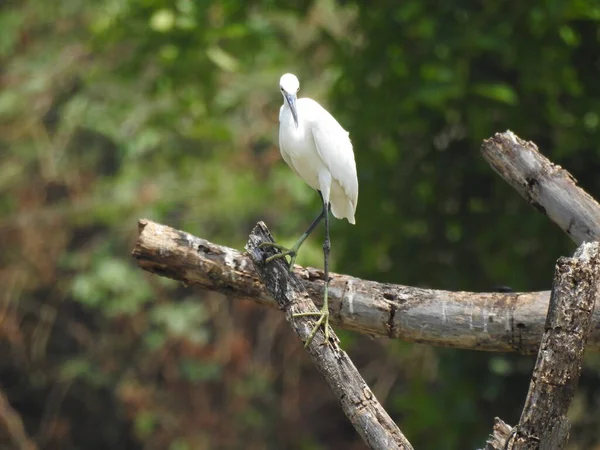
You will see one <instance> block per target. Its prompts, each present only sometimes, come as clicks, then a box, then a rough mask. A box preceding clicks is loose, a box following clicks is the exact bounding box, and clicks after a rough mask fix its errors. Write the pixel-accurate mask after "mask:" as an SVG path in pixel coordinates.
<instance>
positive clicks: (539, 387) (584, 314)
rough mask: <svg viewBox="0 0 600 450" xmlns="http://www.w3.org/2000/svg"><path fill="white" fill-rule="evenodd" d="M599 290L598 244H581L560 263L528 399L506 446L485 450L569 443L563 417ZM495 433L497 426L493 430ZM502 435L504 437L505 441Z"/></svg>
mask: <svg viewBox="0 0 600 450" xmlns="http://www.w3.org/2000/svg"><path fill="white" fill-rule="evenodd" d="M599 288H600V244H599V243H598V242H593V243H586V244H583V245H582V246H581V247H579V249H578V250H577V252H575V255H574V257H573V258H560V259H559V260H558V262H557V264H556V273H555V275H554V283H553V290H552V296H551V298H550V306H549V308H548V317H547V320H546V325H545V332H544V336H543V337H542V343H541V345H540V350H539V353H538V358H537V361H536V364H535V368H534V369H533V375H532V376H531V384H530V386H529V393H528V394H527V399H526V401H525V406H524V408H523V412H522V414H521V419H520V421H519V425H517V426H516V427H515V428H514V429H513V430H512V433H511V434H510V437H509V438H508V444H509V445H508V446H506V444H505V443H504V442H501V440H498V444H499V446H490V445H495V442H496V441H494V442H492V439H491V438H490V440H489V441H488V449H498V448H508V449H515V450H516V449H519V450H522V449H538V448H539V449H548V450H560V449H562V448H564V447H565V445H566V443H567V440H568V437H569V428H570V426H569V422H568V420H567V417H566V414H567V410H568V409H569V405H570V403H571V400H572V399H573V396H574V395H575V389H576V388H577V383H578V382H579V375H580V373H581V366H582V364H583V352H584V349H585V345H586V342H587V337H588V334H589V331H590V328H591V325H592V314H593V312H594V307H595V303H596V299H597V297H598V295H599V294H598V293H599ZM494 431H496V425H495V426H494ZM505 434H506V433H505V430H504V436H505Z"/></svg>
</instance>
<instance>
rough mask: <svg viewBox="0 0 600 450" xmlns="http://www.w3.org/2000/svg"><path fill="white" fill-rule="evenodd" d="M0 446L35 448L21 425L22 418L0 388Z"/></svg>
mask: <svg viewBox="0 0 600 450" xmlns="http://www.w3.org/2000/svg"><path fill="white" fill-rule="evenodd" d="M0 448H3V449H15V450H37V448H38V447H37V445H36V444H35V443H34V442H33V441H32V440H31V438H30V437H29V436H28V435H27V432H26V431H25V427H24V426H23V420H21V416H20V415H19V413H18V412H17V411H15V410H14V409H13V407H12V405H11V404H10V403H9V401H8V398H6V395H5V394H4V392H3V391H2V390H0Z"/></svg>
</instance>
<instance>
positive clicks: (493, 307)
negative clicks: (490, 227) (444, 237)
mask: <svg viewBox="0 0 600 450" xmlns="http://www.w3.org/2000/svg"><path fill="white" fill-rule="evenodd" d="M139 232H140V234H139V237H138V240H137V243H136V246H135V248H134V250H133V256H134V257H135V258H136V259H137V262H138V264H139V265H140V267H141V268H142V269H144V270H147V271H149V272H152V273H155V274H158V275H161V276H166V277H169V278H172V279H174V280H179V281H182V282H184V283H186V284H188V285H194V286H198V287H202V288H205V289H209V290H211V291H217V292H221V293H223V294H226V295H231V296H232V297H234V298H240V299H246V300H251V301H253V302H256V303H259V304H261V305H266V306H270V307H276V304H275V302H274V300H273V298H272V297H271V296H270V294H269V293H268V291H267V290H266V288H265V286H264V285H263V284H262V282H261V281H260V278H259V276H258V274H257V272H256V270H255V269H254V267H253V266H252V263H251V261H250V259H249V258H248V257H247V256H246V255H243V254H242V253H240V252H239V251H237V250H235V249H232V248H228V247H223V246H220V245H216V244H213V243H211V242H209V241H207V240H205V239H201V238H198V237H195V236H192V235H191V234H189V233H186V232H183V231H179V230H175V229H173V228H170V227H167V226H165V225H160V224H157V223H154V222H151V221H148V220H140V222H139ZM294 273H295V275H296V276H297V277H298V278H299V279H300V280H301V281H302V283H303V285H304V287H305V289H306V290H307V292H308V293H309V296H310V298H311V300H312V301H313V302H315V303H316V304H317V305H321V304H322V299H323V272H322V271H321V270H317V269H313V268H301V267H299V266H296V270H295V272H294ZM330 278H331V281H330V289H329V306H330V313H331V323H332V324H334V325H336V326H339V327H340V328H344V329H347V330H353V331H357V332H360V333H363V334H368V335H371V336H380V337H388V338H393V339H402V340H405V341H408V342H421V343H426V344H431V345H438V346H444V347H455V348H464V349H475V350H483V351H500V352H519V353H523V354H533V353H535V352H537V350H538V348H539V344H540V340H541V337H542V333H543V331H544V321H545V318H546V312H547V310H548V301H549V298H550V293H549V292H548V291H546V292H531V293H473V292H449V291H441V290H433V289H420V288H415V287H410V286H402V285H394V284H388V283H377V282H374V281H365V280H361V279H359V278H354V277H350V276H346V275H339V274H330ZM599 322H600V313H599V312H596V313H595V315H594V323H599ZM588 349H590V350H593V351H598V350H600V329H594V330H593V332H592V334H591V335H590V340H589V342H588Z"/></svg>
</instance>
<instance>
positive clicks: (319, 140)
mask: <svg viewBox="0 0 600 450" xmlns="http://www.w3.org/2000/svg"><path fill="white" fill-rule="evenodd" d="M279 89H280V91H281V95H282V96H283V105H282V106H281V108H280V110H279V150H280V152H281V156H282V158H283V160H284V161H285V162H286V163H287V165H288V166H289V167H290V168H291V169H292V171H293V172H294V173H295V174H296V175H297V176H299V177H300V178H301V179H302V180H304V181H305V182H306V183H307V184H308V185H309V186H310V187H311V188H313V189H315V190H316V191H317V192H318V193H319V195H320V197H321V201H322V203H323V208H322V210H321V212H320V214H319V215H318V216H317V218H316V219H315V220H314V221H313V222H312V223H311V224H310V226H309V227H308V228H307V230H306V231H305V232H304V233H303V234H302V236H300V238H299V239H298V241H297V242H296V243H295V244H294V246H293V247H291V248H285V247H283V246H282V245H279V244H276V243H265V245H271V246H273V247H275V248H277V249H278V250H279V252H278V253H276V254H275V255H272V256H270V257H269V258H267V260H266V261H267V262H270V261H272V260H273V259H275V258H282V257H285V256H289V257H290V264H289V270H290V272H291V271H292V270H293V268H294V263H295V261H296V256H297V255H298V250H299V249H300V246H301V245H302V244H303V243H304V241H305V240H306V239H307V238H308V236H309V235H310V234H311V233H312V231H313V230H314V229H315V228H316V227H317V225H318V224H319V223H320V222H321V221H322V220H323V219H325V241H324V243H323V259H324V276H325V288H324V294H323V307H322V308H321V309H320V310H319V312H312V313H300V314H294V316H295V317H298V316H317V317H319V319H318V320H317V323H316V325H315V326H314V328H313V330H312V331H311V334H310V335H309V337H308V339H307V340H306V343H305V347H308V346H309V345H310V343H311V342H312V340H313V338H314V336H315V334H316V333H317V331H318V329H319V327H321V325H323V327H324V333H325V341H324V342H328V341H329V305H328V292H329V253H330V250H331V242H330V238H329V212H330V211H331V213H332V214H333V216H334V217H336V218H337V219H346V220H348V222H349V223H351V224H355V222H356V221H355V214H356V206H357V203H358V177H357V172H356V162H355V159H354V150H353V148H352V142H351V141H350V134H349V133H348V132H347V131H346V130H345V129H344V128H342V126H341V125H340V124H339V123H338V121H337V120H335V118H334V117H333V116H332V115H331V114H330V113H329V112H328V111H327V110H326V109H325V108H323V107H322V106H321V105H320V104H319V103H317V102H316V101H315V100H312V99H310V98H297V94H298V90H299V89H300V82H299V81H298V78H297V77H296V76H295V75H294V74H292V73H286V74H284V75H282V76H281V78H280V80H279Z"/></svg>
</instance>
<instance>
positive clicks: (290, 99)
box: [283, 91, 298, 128]
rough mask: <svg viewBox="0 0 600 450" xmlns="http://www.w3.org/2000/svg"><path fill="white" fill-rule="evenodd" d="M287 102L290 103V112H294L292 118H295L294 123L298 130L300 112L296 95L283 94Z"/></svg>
mask: <svg viewBox="0 0 600 450" xmlns="http://www.w3.org/2000/svg"><path fill="white" fill-rule="evenodd" d="M283 95H284V97H285V100H286V101H287V102H288V105H289V107H290V110H291V111H292V117H293V118H294V123H295V124H296V128H298V111H297V110H296V94H290V93H289V92H285V91H284V93H283Z"/></svg>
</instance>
